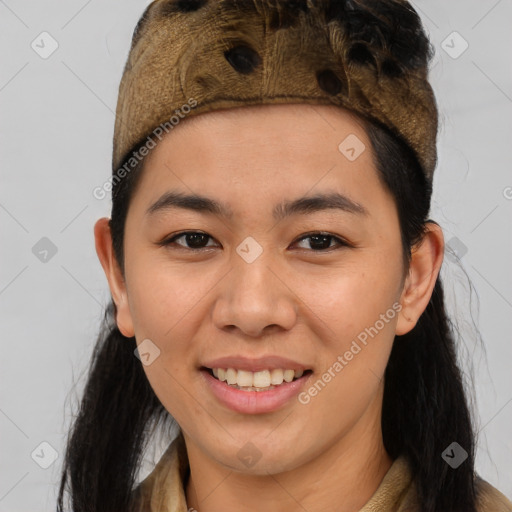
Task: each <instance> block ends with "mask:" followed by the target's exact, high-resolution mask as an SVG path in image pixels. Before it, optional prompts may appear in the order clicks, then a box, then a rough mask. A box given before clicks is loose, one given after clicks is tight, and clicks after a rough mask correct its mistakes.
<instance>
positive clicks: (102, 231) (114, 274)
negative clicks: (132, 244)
mask: <svg viewBox="0 0 512 512" xmlns="http://www.w3.org/2000/svg"><path fill="white" fill-rule="evenodd" d="M109 221H110V219H109V218H107V217H103V218H101V219H99V220H98V221H96V224H95V225H94V239H95V244H96V254H97V255H98V258H99V260H100V263H101V266H102V267H103V271H104V272H105V275H106V276H107V280H108V285H109V287H110V293H111V294H112V298H113V299H114V302H115V305H116V309H117V313H116V323H117V326H118V327H119V330H120V331H121V333H122V334H123V335H124V336H126V337H127V338H131V337H132V336H134V335H135V332H134V329H133V321H132V316H131V313H130V308H129V307H128V295H127V293H126V285H125V282H124V278H123V275H122V273H121V269H120V267H119V264H118V262H117V259H116V258H115V255H114V248H113V246H112V233H111V231H110V224H109Z"/></svg>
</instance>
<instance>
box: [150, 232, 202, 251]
mask: <svg viewBox="0 0 512 512" xmlns="http://www.w3.org/2000/svg"><path fill="white" fill-rule="evenodd" d="M180 238H182V239H183V240H185V243H188V244H190V245H183V244H181V243H178V245H179V246H181V247H182V248H184V249H192V250H200V249H206V248H208V246H205V245H203V244H204V243H205V242H206V241H207V240H208V238H212V237H211V236H210V235H208V234H206V233H203V232H201V231H183V232H182V233H178V234H177V235H174V236H173V237H172V238H169V239H167V240H164V241H163V242H160V244H159V245H163V246H168V245H172V244H174V243H176V242H175V241H176V240H179V239H180ZM209 247H212V246H209Z"/></svg>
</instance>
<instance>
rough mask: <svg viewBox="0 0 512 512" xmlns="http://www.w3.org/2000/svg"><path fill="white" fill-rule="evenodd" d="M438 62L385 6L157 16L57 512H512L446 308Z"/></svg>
mask: <svg viewBox="0 0 512 512" xmlns="http://www.w3.org/2000/svg"><path fill="white" fill-rule="evenodd" d="M430 59H431V49H430V45H429V43H428V39H427V37H426V35H425V33H424V31H423V29H422V27H421V23H420V20H419V18H418V16H417V14H416V12H415V11H414V10H413V9H412V7H411V6H410V5H409V4H408V3H407V2H403V1H398V0H387V1H378V2H377V1H374V0H366V1H363V0H361V1H334V0H332V1H327V0H325V1H313V0H309V1H306V0H303V1H300V0H295V1H270V0H266V1H264V0H246V1H240V0H238V1H236V0H221V1H217V0H216V1H214V0H210V1H206V0H188V1H185V0H179V1H168V0H157V1H155V2H153V3H152V4H151V5H150V6H149V7H148V8H147V9H146V11H145V13H144V15H143V16H142V18H141V20H140V21H139V24H138V25H137V28H136V30H135V32H134V36H133V40H132V47H131V51H130V55H129V58H128V61H127V64H126V67H125V70H124V75H123V79H122V81H121V86H120V90H119V101H118V107H117V115H116V126H115V134H114V155H113V162H112V163H113V174H112V180H111V182H110V183H109V184H108V187H107V186H105V187H104V189H107V188H109V187H112V189H113V191H112V199H113V207H112V218H111V219H107V218H103V219H100V220H98V222H97V223H96V225H95V230H94V232H95V239H96V249H97V252H98V257H99V259H100V262H101V264H102V266H103V269H104V270H105V274H106V277H107V280H108V283H109V287H110V290H111V294H112V302H111V304H110V307H109V308H108V309H107V311H106V315H105V320H106V323H105V326H104V330H103V331H102V333H101V335H100V338H99V340H98V344H97V347H96V351H95V354H94V358H93V361H92V364H91V370H90V376H89V380H88V382H87V385H86V389H85V395H84V399H83V402H82V408H81V411H80V414H79V415H78V417H77V419H76V422H75V424H74V426H73V431H72V433H71V435H70V438H69V443H68V449H67V454H66V463H65V468H64V474H63V478H62V482H61V488H60V494H59V510H63V494H64V490H65V487H66V483H67V481H68V479H69V484H70V486H69V487H70V489H69V490H70V496H71V498H72V509H73V510H74V512H81V511H85V510H94V511H122V510H131V511H135V510H139V511H150V510H151V511H157V510H158V511H159V512H177V511H185V510H187V509H189V510H190V509H194V510H198V511H200V512H209V511H218V510H227V511H230V510H252V511H254V510H255V511H260V510H261V511H263V510H280V511H288V510H307V511H311V512H312V511H317V510H343V511H344V512H356V511H360V512H371V511H377V510H378V511H383V512H391V511H393V512H396V511H399V512H406V511H409V512H413V511H418V512H445V511H446V512H448V511H450V512H452V511H454V512H476V511H479V512H482V511H489V512H490V511H493V512H496V511H511V510H512V503H511V502H510V501H509V500H508V499H507V498H506V497H505V496H504V495H503V494H501V493H500V492H499V491H498V490H496V489H495V488H493V487H492V486H491V485H490V484H488V483H487V482H485V481H483V480H482V479H480V478H478V476H477V475H476V474H475V470H474V450H475V440H474V432H473V429H472V424H471V417H470V412H469V408H468V405H467V398H466V394H465V390H464V387H463V385H462V380H461V372H460V370H459V368H458V366H457V364H456V356H455V354H456V347H455V343H454V338H453V334H452V332H451V330H450V328H449V321H448V319H447V317H446V313H445V306H444V300H443V288H442V284H441V281H440V278H439V272H440V268H441V265H442V261H443V251H444V238H443V233H442V230H441V228H440V227H439V225H438V224H436V223H435V222H434V221H432V220H430V219H429V218H428V214H429V208H430V198H431V193H432V179H433V172H434V168H435V164H436V134H437V109H436V104H435V99H434V96H433V93H432V89H431V87H430V85H429V83H428V80H427V68H428V63H429V60H430ZM106 185H107V184H106ZM173 425H177V426H178V435H177V437H176V438H175V439H174V440H173V441H172V443H170V444H169V447H168V449H167V451H166V452H165V454H164V456H163V457H162V458H161V460H160V461H159V463H158V464H157V466H156V467H155V468H154V470H153V471H152V472H151V474H150V475H149V476H148V477H147V478H145V479H144V480H143V481H142V482H141V483H140V485H137V472H138V470H139V467H140V464H141V460H142V456H143V453H144V449H145V448H146V446H147V443H148V442H149V440H150V439H151V437H152V435H153V434H154V431H155V429H156V428H157V427H164V429H168V431H169V432H170V431H171V427H172V426H173ZM169 441H171V438H169Z"/></svg>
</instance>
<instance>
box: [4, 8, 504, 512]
mask: <svg viewBox="0 0 512 512" xmlns="http://www.w3.org/2000/svg"><path fill="white" fill-rule="evenodd" d="M148 3H149V2H147V1H142V0H141V1H135V0H123V2H122V6H121V3H120V2H114V1H112V0H102V1H101V2H100V1H99V0H89V1H84V0H68V1H67V2H65V3H64V2H56V1H49V0H46V1H42V0H40V1H38V2H28V1H26V0H25V1H23V0H0V42H1V66H0V112H1V116H0V158H1V160H0V162H1V165H0V172H1V189H0V227H1V240H2V250H1V258H2V259H1V264H0V307H1V343H2V356H1V358H0V365H1V366H0V376H1V394H0V431H1V435H0V450H1V452H0V453H1V455H0V460H1V469H0V512H3V511H9V512H18V511H29V510H30V511H34V510H41V511H42V510H54V509H55V495H56V487H57V486H56V484H57V482H58V479H59V476H60V467H61V466H60V464H61V462H62V455H63V447H64V441H65V436H66V432H67V428H68V426H69V422H70V417H71V409H70V408H71V406H72V405H73V404H74V403H75V401H76V400H77V399H78V397H79V396H80V393H81V390H82V386H83V384H84V380H83V372H84V370H85V369H86V364H87V362H88V360H89V357H90V354H91V350H92V347H93V344H94V342H95V338H96V334H97V330H98V326H99V321H100V318H101V315H102V311H103V306H104V305H105V304H106V303H107V300H108V298H109V293H108V288H107V281H106V278H105V276H104V274H103V270H102V268H101V266H100V264H99V261H98V259H97V256H96V252H95V249H94V238H93V224H94V222H95V221H96V219H98V218H99V217H102V216H109V214H110V200H109V199H108V198H107V199H104V200H101V201H100V200H97V199H95V198H94V197H93V195H92V190H93V189H94V187H96V186H99V185H101V184H102V183H104V181H105V180H106V179H107V178H108V177H109V175H110V161H111V151H112V134H113V126H114V112H115V106H116V101H117V90H118V86H119V80H120V78H121V73H122V69H123V66H124V63H125V60H126V56H127V52H128V47H129V44H130V39H131V35H132V31H133V28H134V27H135V24H136V22H137V20H138V18H139V16H140V15H141V14H142V12H143V9H144V8H145V6H146V5H147V4H148ZM414 5H415V6H416V7H417V9H418V11H419V12H420V14H421V16H422V18H423V20H424V23H425V26H426V28H427V30H428V32H429V34H430V38H431V40H432V42H433V44H434V45H435V48H436V58H435V61H434V67H433V69H432V74H431V79H432V83H433V86H434V88H435V92H436V95H437V98H438V103H439V107H440V110H441V114H442V117H441V131H440V140H439V165H438V169H437V174H436V178H435V181H434V187H435V192H434V198H433V207H432V215H431V217H432V218H433V219H435V220H437V221H438V222H439V223H440V224H441V225H442V227H443V229H444V233H445V238H446V241H447V242H448V252H447V254H446V258H445V263H444V264H443V269H442V274H441V275H442V276H443V277H444V278H445V286H446V293H447V296H448V300H449V306H450V311H451V312H452V314H453V315H456V318H457V322H458V325H459V328H460V330H461V333H462V337H463V342H461V344H460V353H461V357H462V359H463V361H464V368H465V369H466V370H467V371H469V370H471V367H472V366H473V367H474V372H475V382H476V384H475V388H476V398H477V402H476V404H475V407H476V408H477V421H478V430H479V431H480V434H479V445H478V456H477V470H478V472H479V474H480V475H481V476H482V477H483V478H485V479H486V480H488V481H489V482H490V483H492V484H493V485H495V486H496V487H498V488H499V489H500V490H501V491H502V492H503V493H505V494H506V495H507V496H508V497H509V498H512V439H511V436H510V432H511V424H512V404H511V402H512V386H511V383H512V378H511V372H510V360H511V357H512V343H510V328H511V327H512V326H511V321H510V319H511V317H512V272H511V271H510V261H511V255H512V240H511V238H512V236H511V233H512V230H511V210H512V175H511V173H510V149H511V142H512V140H511V137H510V136H511V132H512V121H511V120H512V116H511V111H512V74H511V62H512V59H510V49H511V48H512V44H511V43H512V31H511V30H510V25H511V21H512V1H511V0H500V1H496V0H450V1H449V2H447V1H445V0H428V1H427V0H416V1H415V2H414ZM45 31H46V32H48V33H49V34H50V35H51V37H52V38H53V39H54V40H56V41H57V43H58V48H57V50H56V51H55V52H54V53H53V54H52V55H50V56H49V57H48V58H46V59H44V58H42V57H41V56H40V54H41V53H43V52H48V51H49V50H50V49H51V44H52V42H51V39H50V38H49V36H40V34H41V33H42V32H45ZM453 32H457V34H453ZM42 39H43V41H41V40H42ZM33 41H34V43H33V45H34V47H35V49H37V52H36V51H35V49H33V48H32V47H31V45H32V42H33ZM465 41H466V42H467V44H468V45H469V47H468V48H467V49H466V51H464V52H463V53H462V50H464V48H465V45H466V43H465ZM36 45H38V46H36ZM43 237H46V238H47V239H49V240H50V241H51V243H49V242H48V240H43V241H41V239H42V238H43ZM53 246H54V251H55V250H56V253H55V254H53V253H52V250H51V247H53ZM34 247H35V249H34ZM45 248H46V249H48V250H49V252H48V253H47V254H46V256H45V253H44V252H41V251H43V250H44V249H45ZM457 257H458V259H459V261H458V262H457ZM41 258H43V259H44V258H46V261H41ZM466 274H467V277H468V278H469V279H470V282H471V284H472V286H473V289H471V288H470V287H469V283H468V281H467V278H466ZM470 294H471V297H472V301H471V302H469V297H470ZM478 304H479V305H480V306H479V310H478ZM471 315H472V316H473V318H474V320H475V321H476V322H477V324H478V326H479V328H480V331H481V334H482V337H483V341H484V343H485V350H484V351H483V350H481V348H480V347H479V345H478V344H476V342H475V336H474V335H472V331H471V327H472V324H471V321H472V316H471ZM75 384H76V386H75ZM41 443H49V445H50V446H48V445H42V446H41ZM164 445H165V439H164V440H163V441H161V442H160V444H159V445H158V443H156V442H155V444H154V447H153V453H152V454H151V453H149V452H148V455H147V467H146V468H145V470H144V471H145V472H146V473H147V471H149V469H150V468H151V464H153V463H154V462H155V461H156V460H157V458H158V457H159V455H160V454H161V452H162V449H163V446H164ZM53 450H55V452H56V454H57V459H56V460H55V461H53V464H52V460H53V459H52V454H54V452H53ZM41 465H49V467H48V468H47V469H43V468H42V467H40V466H41ZM142 476H143V475H142Z"/></svg>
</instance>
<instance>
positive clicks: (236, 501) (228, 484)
mask: <svg viewBox="0 0 512 512" xmlns="http://www.w3.org/2000/svg"><path fill="white" fill-rule="evenodd" d="M371 409H372V407H369V408H368V410H367V413H366V414H371ZM378 412H379V414H378V415H374V416H375V417H373V418H365V417H364V416H363V417H362V418H361V419H360V421H359V422H358V423H356V425H354V427H353V428H352V429H351V431H350V432H348V433H347V434H345V435H344V436H343V437H342V438H340V439H339V440H337V441H336V442H335V443H334V444H333V445H330V446H329V448H328V449H326V450H325V451H324V452H323V453H321V454H320V455H319V456H317V457H316V458H314V459H312V460H310V461H308V462H307V463H305V464H303V465H301V466H299V467H297V468H295V469H293V470H290V471H286V472H282V473H276V474H268V475H248V474H244V473H238V472H234V471H232V470H230V469H227V468H226V467H225V466H222V465H220V464H219V463H217V462H216V461H215V460H213V459H212V458H211V457H208V456H207V455H205V454H204V453H203V452H202V451H201V450H200V449H199V448H198V447H197V446H196V445H195V444H194V443H193V442H192V441H191V439H190V438H188V436H186V435H185V442H186V445H187V452H188V457H189V464H190V478H189V479H188V482H187V485H186V490H185V492H186V497H187V504H188V507H189V510H190V508H193V509H195V510H196V511H197V512H214V511H219V510H227V511H230V510H236V511H239V512H243V511H251V512H254V511H257V512H259V511H262V512H263V511H268V510H274V511H278V512H292V511H294V512H295V511H296V510H298V509H300V510H307V511H308V512H320V511H322V512H324V511H325V510H338V511H340V512H358V511H359V510H360V509H361V508H362V507H363V506H364V505H365V504H366V503H367V502H368V500H369V499H370V498H371V497H372V495H373V494H374V492H375V491H376V490H377V488H378V486H379V484H380V483H381V481H382V479H383V478H384V476H385V474H386V473H387V471H388V470H389V468H390V467H391V465H392V463H393V460H392V459H391V458H390V457H389V455H388V453H387V452H386V450H385V449H384V444H383V440H382V431H381V428H380V410H379V411H378ZM340 504H342V505H341V506H340Z"/></svg>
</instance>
